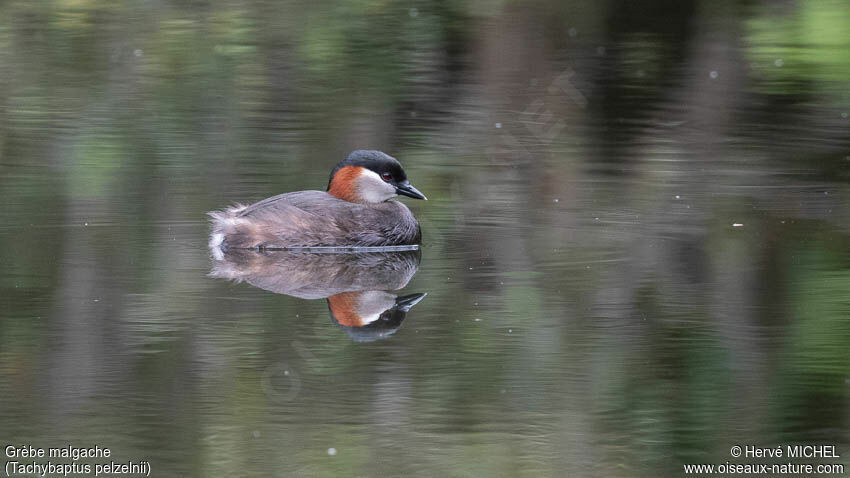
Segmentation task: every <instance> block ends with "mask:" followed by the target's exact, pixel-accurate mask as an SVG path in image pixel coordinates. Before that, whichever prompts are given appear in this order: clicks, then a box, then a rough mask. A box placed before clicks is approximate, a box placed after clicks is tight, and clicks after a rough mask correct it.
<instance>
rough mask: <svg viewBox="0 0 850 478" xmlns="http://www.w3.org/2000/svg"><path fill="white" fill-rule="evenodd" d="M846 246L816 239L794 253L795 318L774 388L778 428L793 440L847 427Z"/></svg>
mask: <svg viewBox="0 0 850 478" xmlns="http://www.w3.org/2000/svg"><path fill="white" fill-rule="evenodd" d="M822 239H824V240H828V239H833V240H834V238H830V237H829V236H824V237H823V238H822ZM834 244H836V243H834ZM840 244H843V245H844V246H845V247H846V241H844V240H839V241H838V242H837V244H836V245H840ZM845 247H842V248H840V250H839V249H836V247H835V245H832V244H828V243H826V242H823V241H822V240H815V241H812V242H809V243H807V244H806V245H805V246H804V247H801V248H799V249H797V251H796V252H795V253H794V258H795V261H794V267H793V276H792V280H793V289H792V290H793V297H792V304H793V309H792V313H793V319H794V320H793V322H792V325H791V327H790V328H789V333H788V336H787V340H786V344H785V348H784V354H783V355H784V360H783V362H782V364H781V365H782V367H781V373H782V376H781V377H780V383H779V389H780V391H781V392H780V393H781V395H782V396H783V397H786V400H784V401H782V402H781V404H782V407H781V414H782V415H781V417H782V419H781V420H780V423H781V424H782V426H781V427H780V430H781V431H784V432H785V433H786V434H787V436H788V438H793V439H795V440H806V439H808V440H818V439H820V440H823V439H828V438H830V433H829V432H828V430H830V429H836V428H837V429H845V428H846V415H845V413H844V410H845V406H846V396H847V383H846V379H847V377H848V376H850V354H848V353H847V350H848V344H850V269H848V264H847V260H846V253H845V251H846V248H845Z"/></svg>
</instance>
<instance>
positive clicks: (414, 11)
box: [407, 8, 419, 18]
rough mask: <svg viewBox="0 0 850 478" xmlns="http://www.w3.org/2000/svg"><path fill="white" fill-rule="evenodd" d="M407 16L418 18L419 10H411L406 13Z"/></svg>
mask: <svg viewBox="0 0 850 478" xmlns="http://www.w3.org/2000/svg"><path fill="white" fill-rule="evenodd" d="M407 14H408V15H410V18H416V17H418V16H419V10H418V9H416V8H411V9H410V10H408V11H407Z"/></svg>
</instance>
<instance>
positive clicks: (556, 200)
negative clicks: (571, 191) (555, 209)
mask: <svg viewBox="0 0 850 478" xmlns="http://www.w3.org/2000/svg"><path fill="white" fill-rule="evenodd" d="M552 202H561V200H560V199H558V198H555V199H553V200H552Z"/></svg>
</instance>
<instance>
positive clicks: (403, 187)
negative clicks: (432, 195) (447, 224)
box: [395, 181, 428, 201]
mask: <svg viewBox="0 0 850 478" xmlns="http://www.w3.org/2000/svg"><path fill="white" fill-rule="evenodd" d="M395 192H396V194H399V195H401V196H407V197H409V198H413V199H424V200H426V201H427V200H428V198H426V197H425V195H424V194H422V193H421V192H419V190H418V189H416V188H415V187H413V185H412V184H410V182H409V181H405V182H403V183H399V184H398V185H397V186H396V187H395Z"/></svg>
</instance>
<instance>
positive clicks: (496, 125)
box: [494, 123, 502, 129]
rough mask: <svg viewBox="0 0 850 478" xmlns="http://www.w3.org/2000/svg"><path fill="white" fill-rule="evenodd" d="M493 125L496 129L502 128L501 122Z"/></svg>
mask: <svg viewBox="0 0 850 478" xmlns="http://www.w3.org/2000/svg"><path fill="white" fill-rule="evenodd" d="M494 126H495V127H496V129H502V123H496V124H495V125H494Z"/></svg>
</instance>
